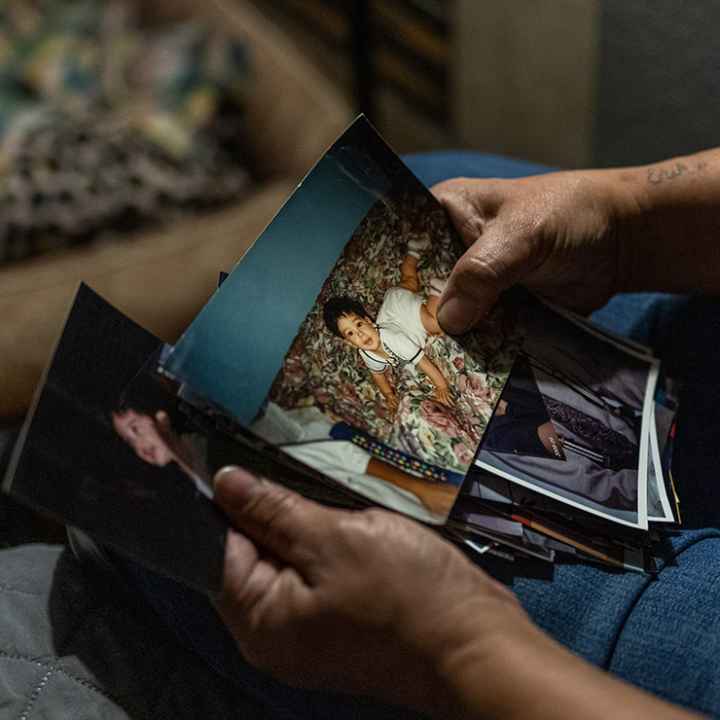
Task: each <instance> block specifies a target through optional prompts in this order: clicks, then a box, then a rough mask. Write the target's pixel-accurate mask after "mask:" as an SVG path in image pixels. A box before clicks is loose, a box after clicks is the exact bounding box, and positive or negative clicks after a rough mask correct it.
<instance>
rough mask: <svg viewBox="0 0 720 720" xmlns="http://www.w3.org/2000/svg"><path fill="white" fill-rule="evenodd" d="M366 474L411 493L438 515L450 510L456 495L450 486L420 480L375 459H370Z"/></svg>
mask: <svg viewBox="0 0 720 720" xmlns="http://www.w3.org/2000/svg"><path fill="white" fill-rule="evenodd" d="M368 474H370V475H373V476H374V477H377V478H380V479H381V480H385V482H389V483H391V484H392V485H395V486H396V487H399V488H401V489H402V490H407V491H408V492H411V493H412V494H413V495H415V497H417V499H418V500H420V502H421V503H422V504H423V505H424V506H425V507H426V508H427V509H428V510H430V512H434V513H438V514H445V513H446V512H448V511H449V510H450V508H451V507H452V503H453V500H454V499H455V495H456V494H457V491H456V489H455V488H454V487H452V486H451V485H441V484H435V483H429V482H427V481H425V480H420V479H419V478H416V477H413V476H412V475H408V474H407V473H405V472H403V471H402V470H398V468H396V467H394V466H392V465H388V464H387V463H384V462H382V461H381V460H378V459H377V458H371V459H370V462H369V463H368Z"/></svg>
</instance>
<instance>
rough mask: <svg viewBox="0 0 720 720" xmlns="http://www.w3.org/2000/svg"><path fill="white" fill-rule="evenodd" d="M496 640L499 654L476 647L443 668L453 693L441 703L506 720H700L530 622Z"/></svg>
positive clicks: (436, 711) (462, 712) (461, 712)
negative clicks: (594, 663)
mask: <svg viewBox="0 0 720 720" xmlns="http://www.w3.org/2000/svg"><path fill="white" fill-rule="evenodd" d="M500 625H501V627H503V625H504V623H502V621H501V623H500ZM467 632H471V631H470V630H468V631H467ZM490 640H491V642H492V644H493V647H490V643H489V642H488V639H485V640H483V639H481V638H478V640H477V642H476V643H473V642H472V641H470V642H468V643H467V644H466V646H465V647H464V648H462V646H460V647H461V648H462V649H460V650H458V651H457V652H456V653H454V654H451V655H449V656H448V657H447V659H446V660H445V661H444V663H442V664H441V665H440V667H441V670H442V671H443V672H444V673H445V675H444V679H443V684H444V687H445V688H447V690H446V691H445V692H444V693H442V694H439V695H438V697H444V698H445V701H447V702H450V703H451V705H452V707H454V708H455V712H456V713H457V715H458V716H461V717H465V718H483V719H488V718H502V720H515V719H517V720H556V719H557V718H574V717H582V718H586V719H588V720H593V719H594V718H597V719H598V720H605V719H606V718H608V717H612V718H618V719H619V720H622V718H628V719H630V718H632V719H637V718H644V717H647V718H653V720H663V719H665V718H667V719H668V720H669V719H671V718H674V719H676V720H679V719H681V718H691V717H696V716H695V715H693V714H692V713H690V712H688V711H686V710H684V709H683V708H680V707H677V706H673V705H670V704H668V703H666V702H664V701H662V700H659V699H658V698H656V697H654V696H652V695H650V694H648V693H646V692H644V691H641V690H639V689H637V688H635V687H633V686H631V685H629V684H627V683H625V682H623V681H621V680H618V679H616V678H613V677H612V676H611V675H609V674H607V673H605V672H603V671H601V670H598V669H597V668H595V667H593V666H592V665H590V664H589V663H587V662H585V661H584V660H581V659H580V658H578V657H576V656H575V655H573V654H571V653H570V652H569V651H567V650H566V649H565V648H563V647H562V646H560V645H559V644H558V643H556V642H555V641H554V640H552V639H551V638H549V637H548V636H547V635H545V634H544V633H543V632H542V631H540V630H539V629H538V628H536V627H535V626H534V625H532V623H531V622H530V620H529V619H528V618H527V617H516V618H515V619H514V622H513V624H512V626H507V627H504V628H503V630H502V631H501V632H498V633H496V636H495V637H494V638H492V639H490ZM432 714H433V715H434V716H436V717H448V716H450V715H451V714H450V713H444V712H443V711H442V709H441V708H433V709H432Z"/></svg>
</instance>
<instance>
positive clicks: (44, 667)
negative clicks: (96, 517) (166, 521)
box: [0, 545, 267, 720]
mask: <svg viewBox="0 0 720 720" xmlns="http://www.w3.org/2000/svg"><path fill="white" fill-rule="evenodd" d="M0 717H1V718H3V719H5V718H12V719H13V720H14V719H17V720H32V719H33V718H43V719H44V720H47V719H50V718H51V719H52V720H55V719H57V720H66V719H67V720H71V719H72V720H82V719H83V718H104V719H107V720H115V719H117V720H120V719H121V718H122V719H123V720H126V719H127V718H133V720H135V719H137V718H148V719H149V718H152V719H153V720H156V719H160V718H173V719H177V720H183V719H184V718H188V720H189V719H190V718H193V719H194V718H204V719H208V720H215V719H216V718H218V719H219V718H223V719H225V718H264V717H267V716H266V715H265V714H264V713H263V711H262V710H261V709H259V708H258V707H257V706H256V705H255V704H253V703H252V702H251V701H250V700H248V699H247V698H246V697H244V696H243V694H242V693H241V692H240V689H239V688H237V687H233V686H231V685H230V684H229V683H228V682H226V681H225V680H223V679H222V678H220V677H218V676H217V675H215V674H214V673H212V672H211V671H210V670H209V669H208V668H207V667H206V666H205V665H204V664H203V663H202V661H201V660H199V659H198V658H197V657H195V656H194V655H193V654H192V653H190V652H188V651H186V650H185V649H183V648H182V647H180V646H179V645H178V643H177V642H176V640H175V639H174V637H173V636H172V635H171V634H170V633H169V631H168V630H167V629H166V628H165V627H164V625H163V623H162V622H160V621H159V619H158V618H157V617H155V616H154V615H153V614H152V612H151V611H150V610H144V609H143V608H142V607H141V606H140V605H138V604H137V603H134V602H133V598H130V597H127V596H123V594H122V591H121V589H120V588H114V587H109V586H108V584H107V581H103V579H101V578H99V577H96V576H94V574H93V571H92V570H88V569H86V568H84V567H83V566H81V565H79V564H78V562H77V561H76V560H75V558H74V556H73V555H72V554H71V552H70V551H69V550H67V549H66V548H63V547H61V546H51V545H26V546H22V547H17V548H9V549H5V550H2V551H0Z"/></svg>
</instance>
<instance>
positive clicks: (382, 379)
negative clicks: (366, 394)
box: [372, 373, 395, 400]
mask: <svg viewBox="0 0 720 720" xmlns="http://www.w3.org/2000/svg"><path fill="white" fill-rule="evenodd" d="M372 379H373V382H374V383H375V387H377V389H378V390H379V391H380V393H381V394H382V396H383V397H384V398H385V399H386V400H394V399H395V389H394V388H393V386H392V385H391V384H390V381H389V380H388V379H387V377H386V375H385V373H372Z"/></svg>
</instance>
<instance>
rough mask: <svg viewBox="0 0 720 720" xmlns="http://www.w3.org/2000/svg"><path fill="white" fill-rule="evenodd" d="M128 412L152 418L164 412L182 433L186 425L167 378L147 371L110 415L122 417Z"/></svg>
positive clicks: (132, 383)
mask: <svg viewBox="0 0 720 720" xmlns="http://www.w3.org/2000/svg"><path fill="white" fill-rule="evenodd" d="M128 410H132V411H133V412H136V413H139V414H141V415H148V416H149V417H151V418H154V417H155V414H156V413H157V412H158V411H160V410H162V411H163V412H165V413H166V414H167V415H168V417H169V419H170V424H171V425H172V427H173V428H174V429H175V430H176V431H181V429H182V428H183V427H184V425H185V424H186V418H185V417H184V416H183V415H182V413H181V412H180V411H179V409H178V403H177V397H176V395H175V392H174V388H173V387H171V384H170V383H169V382H168V381H166V380H165V378H163V377H160V376H157V375H153V374H151V373H149V372H147V371H142V372H141V373H140V374H139V375H137V376H136V377H135V378H134V379H133V380H132V382H131V383H130V385H129V386H128V387H127V388H125V390H124V391H123V392H122V394H121V395H120V398H119V399H118V402H117V405H116V407H115V408H114V409H113V410H112V411H111V413H110V414H111V416H112V415H122V414H124V413H126V412H127V411H128Z"/></svg>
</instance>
